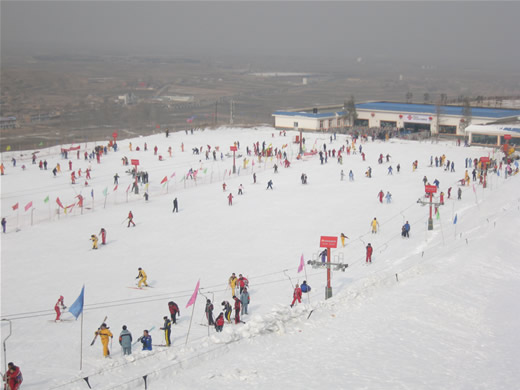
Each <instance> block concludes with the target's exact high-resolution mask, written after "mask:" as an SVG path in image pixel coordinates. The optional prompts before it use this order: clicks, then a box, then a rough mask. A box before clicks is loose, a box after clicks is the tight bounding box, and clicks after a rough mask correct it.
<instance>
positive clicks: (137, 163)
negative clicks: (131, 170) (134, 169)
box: [130, 159, 139, 166]
mask: <svg viewBox="0 0 520 390" xmlns="http://www.w3.org/2000/svg"><path fill="white" fill-rule="evenodd" d="M130 164H132V165H135V166H137V165H139V160H134V159H132V160H130Z"/></svg>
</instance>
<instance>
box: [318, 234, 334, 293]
mask: <svg viewBox="0 0 520 390" xmlns="http://www.w3.org/2000/svg"><path fill="white" fill-rule="evenodd" d="M337 247H338V237H335V236H321V237H320V248H327V263H328V267H327V287H325V299H329V298H330V297H332V287H331V285H330V249H331V248H337Z"/></svg>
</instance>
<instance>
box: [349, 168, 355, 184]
mask: <svg viewBox="0 0 520 390" xmlns="http://www.w3.org/2000/svg"><path fill="white" fill-rule="evenodd" d="M348 180H349V181H354V173H353V172H352V169H351V170H350V172H349V173H348Z"/></svg>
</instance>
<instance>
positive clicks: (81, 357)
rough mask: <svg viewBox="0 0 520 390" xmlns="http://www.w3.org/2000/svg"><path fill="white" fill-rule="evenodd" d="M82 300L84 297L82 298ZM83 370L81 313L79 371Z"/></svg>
mask: <svg viewBox="0 0 520 390" xmlns="http://www.w3.org/2000/svg"><path fill="white" fill-rule="evenodd" d="M83 299H85V297H84V296H83ZM82 368H83V311H82V312H81V337H80V344H79V370H80V371H81V370H82Z"/></svg>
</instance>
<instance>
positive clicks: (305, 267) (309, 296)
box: [303, 261, 311, 305]
mask: <svg viewBox="0 0 520 390" xmlns="http://www.w3.org/2000/svg"><path fill="white" fill-rule="evenodd" d="M303 271H304V272H305V280H306V281H307V266H306V265H305V261H304V262H303ZM307 284H309V283H308V281H307ZM307 298H309V305H310V304H311V292H310V291H308V292H307Z"/></svg>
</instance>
